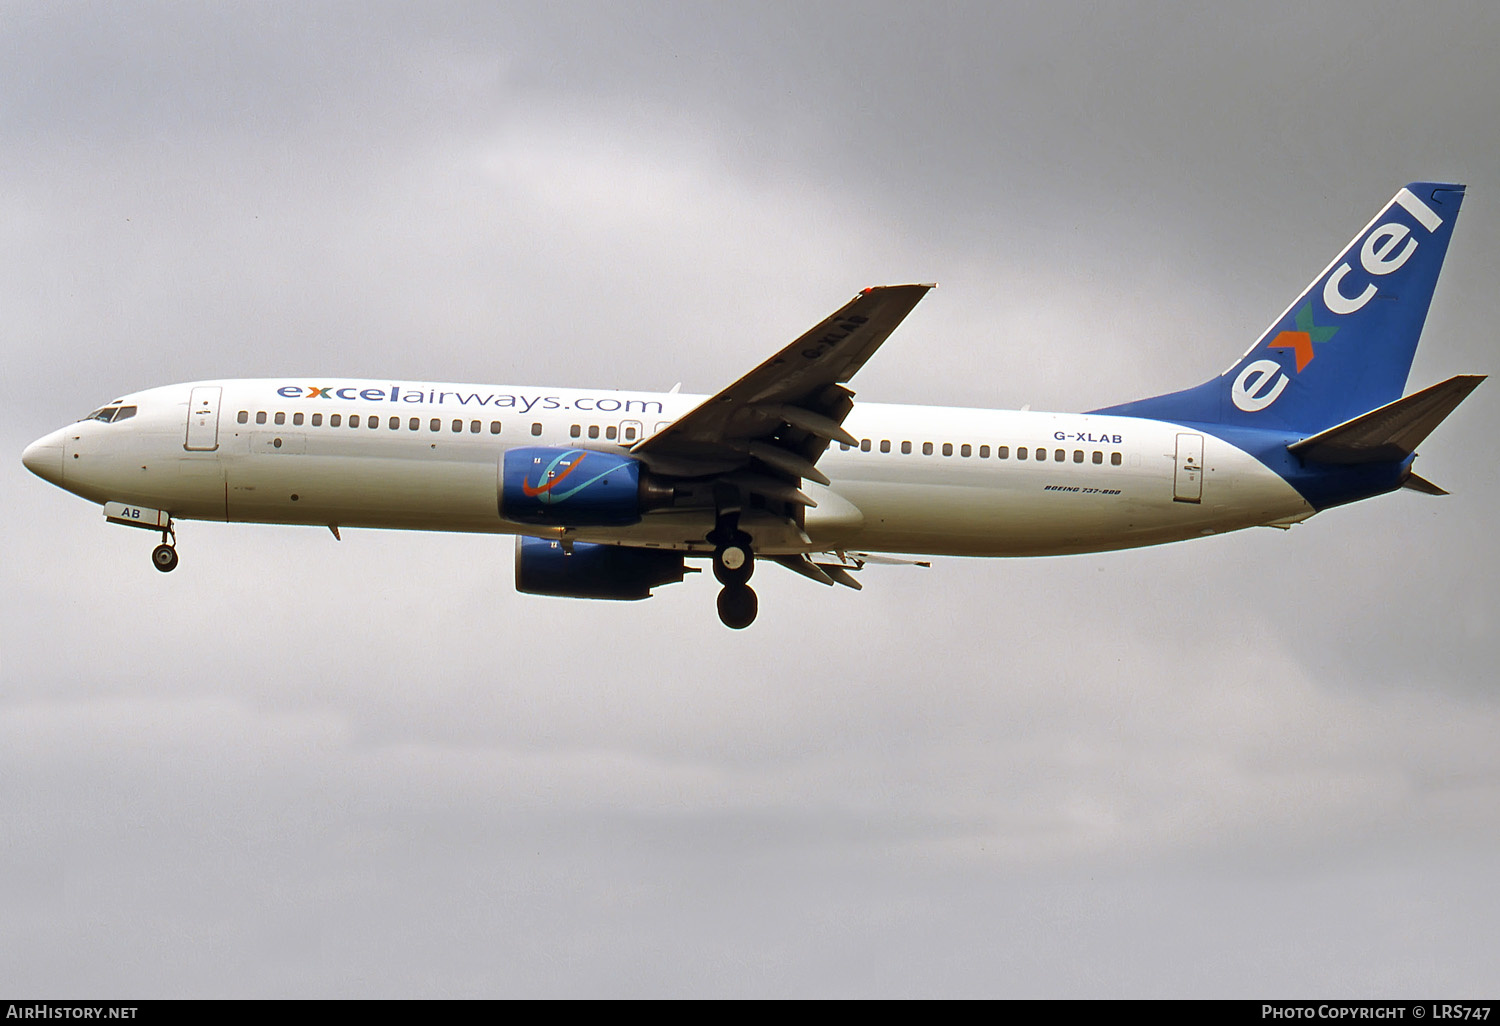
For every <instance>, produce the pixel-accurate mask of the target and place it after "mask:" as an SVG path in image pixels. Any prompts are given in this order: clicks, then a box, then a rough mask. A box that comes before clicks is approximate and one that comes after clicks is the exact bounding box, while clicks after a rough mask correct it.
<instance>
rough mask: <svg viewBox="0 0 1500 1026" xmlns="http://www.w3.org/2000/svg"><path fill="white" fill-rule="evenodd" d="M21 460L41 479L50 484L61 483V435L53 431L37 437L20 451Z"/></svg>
mask: <svg viewBox="0 0 1500 1026" xmlns="http://www.w3.org/2000/svg"><path fill="white" fill-rule="evenodd" d="M21 462H22V463H23V464H25V466H26V469H27V470H29V471H31V472H32V473H33V474H35V475H36V476H37V477H39V478H41V479H42V480H43V481H50V482H51V483H52V484H55V485H60V484H62V476H63V444H62V435H61V433H59V432H56V431H54V432H53V433H52V434H50V435H47V436H45V437H43V438H38V439H37V440H36V441H34V442H32V443H31V444H30V445H28V446H27V447H26V451H25V452H23V453H21Z"/></svg>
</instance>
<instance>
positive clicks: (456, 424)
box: [453, 420, 464, 435]
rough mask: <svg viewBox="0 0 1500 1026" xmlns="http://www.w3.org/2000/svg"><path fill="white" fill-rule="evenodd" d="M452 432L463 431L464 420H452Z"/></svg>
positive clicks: (458, 433)
mask: <svg viewBox="0 0 1500 1026" xmlns="http://www.w3.org/2000/svg"><path fill="white" fill-rule="evenodd" d="M453 433H454V434H455V435H461V434H463V433H464V422H463V421H461V420H455V421H454V422H453Z"/></svg>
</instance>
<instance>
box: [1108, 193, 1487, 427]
mask: <svg viewBox="0 0 1500 1026" xmlns="http://www.w3.org/2000/svg"><path fill="white" fill-rule="evenodd" d="M1463 198H1464V187H1463V186H1462V185H1445V184H1441V183H1437V182H1413V183H1412V184H1410V185H1407V186H1406V187H1405V188H1403V189H1401V191H1400V192H1398V193H1396V195H1395V196H1394V197H1393V198H1392V199H1391V201H1390V202H1389V203H1387V204H1386V205H1385V206H1384V207H1383V208H1382V209H1381V211H1380V212H1379V213H1378V214H1376V215H1375V217H1374V219H1373V220H1371V221H1370V223H1369V224H1368V225H1366V226H1365V227H1364V229H1363V230H1362V231H1361V232H1360V233H1359V234H1358V235H1356V236H1355V237H1354V239H1353V241H1351V242H1350V243H1349V244H1348V245H1347V246H1345V247H1344V249H1343V250H1342V251H1341V252H1340V253H1339V255H1338V256H1336V257H1334V259H1333V262H1332V263H1330V264H1329V265H1328V266H1327V267H1326V268H1324V269H1323V272H1322V273H1321V274H1319V275H1318V276H1317V277H1316V278H1314V279H1313V280H1312V283H1311V284H1309V285H1308V286H1307V288H1305V289H1304V290H1303V291H1302V294H1301V295H1299V296H1298V297H1297V298H1296V299H1295V300H1293V302H1292V304H1291V306H1289V307H1287V309H1286V310H1285V311H1284V312H1283V313H1282V315H1281V316H1280V317H1278V318H1277V319H1276V320H1275V322H1273V323H1272V325H1271V327H1270V328H1269V329H1268V330H1267V331H1266V333H1265V334H1264V335H1262V336H1261V338H1260V341H1258V342H1256V343H1255V345H1253V346H1251V347H1250V350H1249V351H1248V352H1247V353H1245V355H1244V356H1243V357H1241V358H1240V360H1239V361H1238V362H1237V363H1236V364H1235V365H1234V366H1232V367H1230V368H1229V369H1228V370H1227V371H1225V372H1224V373H1223V374H1221V375H1219V376H1218V377H1216V378H1213V379H1211V380H1209V381H1206V382H1204V383H1203V384H1201V385H1198V386H1197V387H1195V388H1189V389H1186V390H1185V391H1181V392H1173V393H1171V394H1169V395H1159V396H1155V397H1153V398H1150V399H1139V400H1136V401H1135V402H1130V403H1124V404H1121V405H1119V406H1111V407H1108V408H1106V409H1101V410H1094V411H1092V412H1095V413H1109V414H1115V415H1118V416H1127V417H1149V418H1152V419H1156V420H1170V421H1179V422H1184V421H1185V422H1193V423H1203V424H1224V425H1230V426H1234V427H1247V428H1267V429H1273V430H1278V431H1285V432H1291V433H1298V434H1304V435H1307V434H1313V433H1315V432H1318V431H1322V430H1324V429H1326V428H1329V427H1332V426H1333V425H1336V424H1340V423H1342V422H1344V421H1346V420H1351V419H1353V418H1355V417H1358V416H1359V415H1361V414H1363V413H1366V412H1368V411H1370V410H1373V409H1375V408H1377V407H1380V406H1384V405H1385V404H1387V403H1390V402H1394V401H1395V400H1397V399H1399V398H1401V394H1402V392H1403V391H1404V390H1405V388H1406V376H1407V374H1408V372H1409V371H1410V370H1411V363H1412V357H1413V356H1414V355H1415V353H1416V350H1417V341H1418V339H1419V338H1420V337H1421V334H1422V324H1423V322H1424V321H1425V320H1426V319H1427V308H1428V306H1429V305H1430V304H1431V302H1432V292H1433V289H1434V287H1435V286H1436V285H1437V279H1438V273H1439V272H1440V271H1441V270H1442V267H1443V257H1444V256H1445V255H1446V254H1447V252H1448V240H1449V239H1450V238H1451V237H1452V235H1453V224H1454V222H1455V221H1456V220H1457V218H1458V208H1459V206H1460V205H1461V204H1462V203H1463Z"/></svg>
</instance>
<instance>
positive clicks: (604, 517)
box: [500, 447, 672, 527]
mask: <svg viewBox="0 0 1500 1026" xmlns="http://www.w3.org/2000/svg"><path fill="white" fill-rule="evenodd" d="M671 503H672V488H671V486H670V485H663V484H660V483H658V482H657V481H655V480H654V479H653V478H652V477H651V475H650V474H649V473H648V472H647V471H646V470H645V468H644V467H642V466H641V462H640V461H639V460H637V459H634V458H633V457H630V456H627V455H625V454H623V453H613V452H599V451H597V450H594V449H552V448H542V447H534V448H533V447H528V448H522V449H510V450H507V452H506V453H505V455H504V457H503V458H502V460H501V464H500V515H501V516H502V517H504V518H505V519H506V520H513V521H515V522H517V523H521V524H545V525H549V526H557V527H624V526H626V525H629V524H635V523H639V522H640V519H641V515H642V514H643V513H645V512H646V510H648V509H655V508H657V507H659V506H669V505H671Z"/></svg>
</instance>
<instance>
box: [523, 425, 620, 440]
mask: <svg viewBox="0 0 1500 1026" xmlns="http://www.w3.org/2000/svg"><path fill="white" fill-rule="evenodd" d="M531 433H532V434H534V435H539V434H541V433H542V426H541V425H540V424H533V425H531ZM615 433H616V428H615V426H614V425H613V424H611V425H610V426H609V427H607V428H605V429H604V437H605V438H608V439H609V440H610V441H611V442H613V441H614V440H615Z"/></svg>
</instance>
